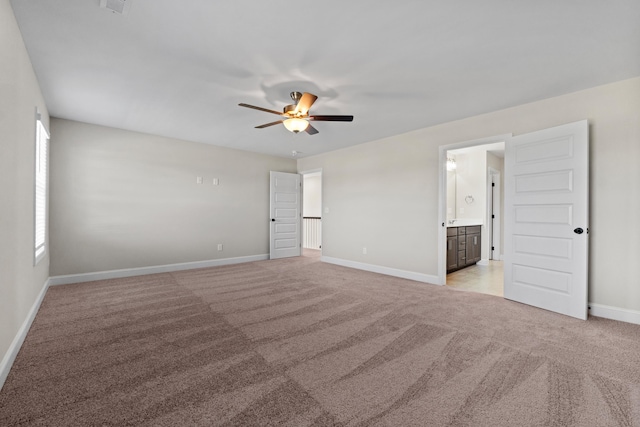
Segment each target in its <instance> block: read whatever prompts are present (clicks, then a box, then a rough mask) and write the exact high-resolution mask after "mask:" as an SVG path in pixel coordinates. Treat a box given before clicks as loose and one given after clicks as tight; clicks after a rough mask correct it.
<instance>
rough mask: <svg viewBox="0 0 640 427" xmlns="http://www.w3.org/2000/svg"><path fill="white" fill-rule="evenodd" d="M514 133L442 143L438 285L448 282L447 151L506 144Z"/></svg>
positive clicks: (440, 157)
mask: <svg viewBox="0 0 640 427" xmlns="http://www.w3.org/2000/svg"><path fill="white" fill-rule="evenodd" d="M512 136H513V134H512V133H509V134H504V135H496V136H490V137H487V138H480V139H474V140H470V141H463V142H457V143H455V144H448V145H441V146H440V147H439V156H438V157H439V160H438V168H439V171H440V173H439V183H438V184H439V189H440V191H439V197H438V206H439V209H438V224H437V225H438V228H439V232H438V283H437V284H438V285H446V284H447V151H449V150H456V149H459V148H468V147H475V146H477V145H485V144H494V143H496V142H504V143H505V144H506V143H507V141H508V140H509V139H511V137H512Z"/></svg>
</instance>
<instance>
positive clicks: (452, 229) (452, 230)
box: [447, 227, 458, 237]
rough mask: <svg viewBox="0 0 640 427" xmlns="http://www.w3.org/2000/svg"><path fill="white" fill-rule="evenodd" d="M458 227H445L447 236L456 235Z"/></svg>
mask: <svg viewBox="0 0 640 427" xmlns="http://www.w3.org/2000/svg"><path fill="white" fill-rule="evenodd" d="M457 235H458V227H447V237H451V236H457Z"/></svg>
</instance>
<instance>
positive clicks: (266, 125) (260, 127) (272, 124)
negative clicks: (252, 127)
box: [256, 120, 284, 129]
mask: <svg viewBox="0 0 640 427" xmlns="http://www.w3.org/2000/svg"><path fill="white" fill-rule="evenodd" d="M282 122H284V120H278V121H275V122H271V123H265V124H263V125H260V126H256V129H263V128H268V127H269V126H274V125H279V124H280V123H282Z"/></svg>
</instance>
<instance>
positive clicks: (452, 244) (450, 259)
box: [447, 236, 458, 271]
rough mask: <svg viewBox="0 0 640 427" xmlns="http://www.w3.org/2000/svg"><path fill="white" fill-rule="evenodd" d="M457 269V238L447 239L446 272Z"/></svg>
mask: <svg viewBox="0 0 640 427" xmlns="http://www.w3.org/2000/svg"><path fill="white" fill-rule="evenodd" d="M455 268H458V238H457V237H456V236H453V237H447V271H449V270H452V269H455Z"/></svg>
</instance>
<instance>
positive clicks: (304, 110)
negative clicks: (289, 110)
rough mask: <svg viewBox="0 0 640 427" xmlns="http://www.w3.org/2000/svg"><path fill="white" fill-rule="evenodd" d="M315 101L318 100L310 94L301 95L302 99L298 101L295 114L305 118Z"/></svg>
mask: <svg viewBox="0 0 640 427" xmlns="http://www.w3.org/2000/svg"><path fill="white" fill-rule="evenodd" d="M316 99H318V97H317V96H315V95H314V94H312V93H307V92H305V93H303V94H302V98H300V101H298V105H296V109H295V112H296V113H300V114H302V115H303V116H306V115H307V114H309V109H310V108H311V106H312V105H313V103H314V102H316Z"/></svg>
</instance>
